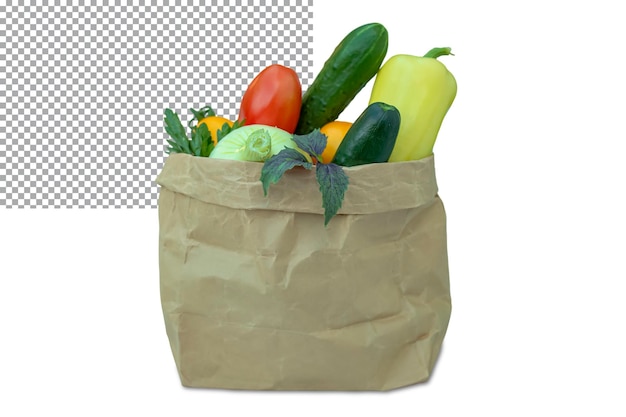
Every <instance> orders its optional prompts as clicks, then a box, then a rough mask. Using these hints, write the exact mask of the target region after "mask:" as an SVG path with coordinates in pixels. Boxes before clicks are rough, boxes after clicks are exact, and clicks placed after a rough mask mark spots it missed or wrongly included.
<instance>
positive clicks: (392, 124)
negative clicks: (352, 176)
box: [333, 102, 400, 166]
mask: <svg viewBox="0 0 626 417" xmlns="http://www.w3.org/2000/svg"><path fill="white" fill-rule="evenodd" d="M399 129H400V112H399V111H398V109H397V108H395V107H394V106H392V105H390V104H386V103H380V102H375V103H372V104H370V105H369V106H367V108H366V109H365V110H364V111H363V113H361V115H360V116H359V117H358V118H357V119H356V121H355V122H354V124H353V125H352V127H351V128H350V130H348V132H347V133H346V136H345V137H344V138H343V141H342V142H341V144H340V145H339V148H338V149H337V152H336V154H335V158H334V159H333V162H334V163H336V164H339V165H342V166H354V165H364V164H372V163H378V162H387V160H388V159H389V155H391V151H392V150H393V148H394V145H395V143H396V138H397V136H398V130H399Z"/></svg>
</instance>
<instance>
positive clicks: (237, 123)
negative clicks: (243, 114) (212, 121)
mask: <svg viewBox="0 0 626 417" xmlns="http://www.w3.org/2000/svg"><path fill="white" fill-rule="evenodd" d="M244 123H245V122H243V121H239V120H236V121H235V123H233V125H232V126H230V125H229V124H228V123H224V124H223V125H222V128H221V129H219V130H218V131H217V141H218V142H219V141H220V140H222V138H223V137H224V136H226V135H228V134H229V133H230V132H232V131H233V130H235V129H239V128H240V127H242V126H243V125H244Z"/></svg>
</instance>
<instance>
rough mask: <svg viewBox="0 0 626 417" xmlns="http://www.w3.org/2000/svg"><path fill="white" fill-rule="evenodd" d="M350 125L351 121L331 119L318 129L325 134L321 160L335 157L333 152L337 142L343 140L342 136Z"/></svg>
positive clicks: (326, 160)
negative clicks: (324, 146) (324, 145)
mask: <svg viewBox="0 0 626 417" xmlns="http://www.w3.org/2000/svg"><path fill="white" fill-rule="evenodd" d="M351 126H352V122H344V121H341V120H333V121H332V122H329V123H326V124H325V125H324V126H322V128H321V129H320V132H322V133H323V134H325V135H326V138H327V139H326V148H324V152H322V160H323V162H330V161H332V160H333V158H334V157H335V152H337V148H338V147H339V144H340V143H341V141H342V140H343V138H344V136H346V133H347V132H348V129H350V127H351Z"/></svg>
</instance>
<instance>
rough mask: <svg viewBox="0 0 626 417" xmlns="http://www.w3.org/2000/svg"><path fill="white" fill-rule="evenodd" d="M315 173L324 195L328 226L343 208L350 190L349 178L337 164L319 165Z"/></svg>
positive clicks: (325, 217) (325, 223) (323, 202)
mask: <svg viewBox="0 0 626 417" xmlns="http://www.w3.org/2000/svg"><path fill="white" fill-rule="evenodd" d="M315 171H316V172H315V176H316V177H317V182H318V183H319V185H320V192H321V193H322V207H324V225H327V224H328V222H329V221H330V219H332V218H333V217H334V216H335V214H337V211H339V209H340V208H341V204H342V203H343V197H344V195H345V193H346V190H347V189H348V176H347V175H346V173H345V172H344V170H343V168H341V167H340V166H339V165H337V164H324V163H318V164H317V165H316V167H315Z"/></svg>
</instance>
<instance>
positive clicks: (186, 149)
mask: <svg viewBox="0 0 626 417" xmlns="http://www.w3.org/2000/svg"><path fill="white" fill-rule="evenodd" d="M164 121H165V131H166V132H167V134H168V135H170V137H171V138H172V141H169V140H168V143H169V144H170V146H171V148H170V149H169V150H170V151H171V152H177V153H191V148H190V146H189V139H188V138H187V133H186V132H185V128H184V127H183V124H182V123H181V122H180V118H179V117H178V114H176V113H175V112H174V111H173V110H171V109H165V118H164ZM172 142H173V143H172Z"/></svg>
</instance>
